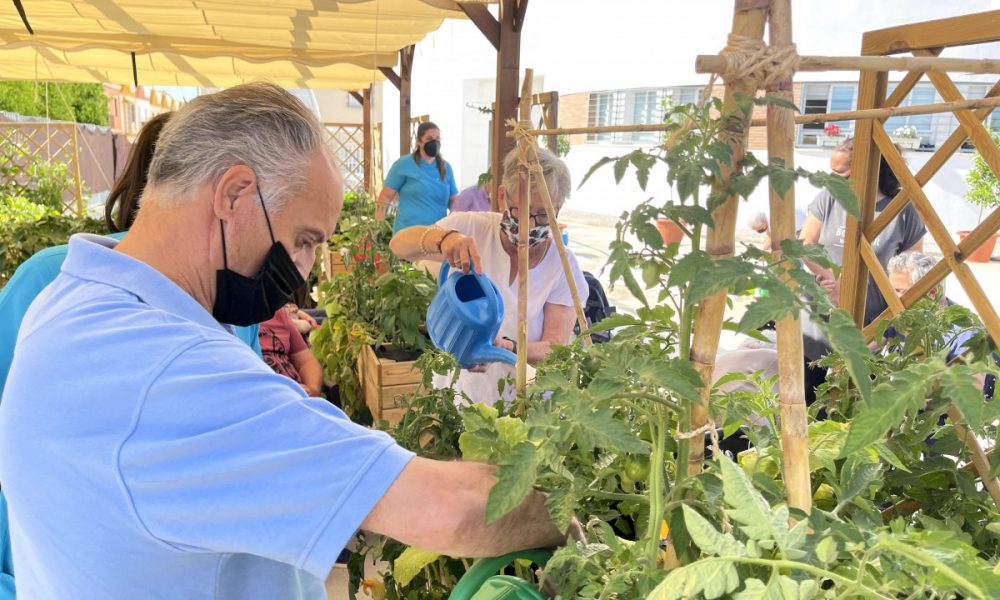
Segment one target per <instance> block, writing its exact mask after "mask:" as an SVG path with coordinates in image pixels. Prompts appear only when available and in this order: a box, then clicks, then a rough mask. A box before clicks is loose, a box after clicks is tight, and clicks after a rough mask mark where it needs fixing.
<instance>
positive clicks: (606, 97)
mask: <svg viewBox="0 0 1000 600" xmlns="http://www.w3.org/2000/svg"><path fill="white" fill-rule="evenodd" d="M624 124H625V92H598V93H594V94H591V95H590V106H589V110H588V111H587V125H588V126H590V127H604V126H606V125H624ZM621 140H622V135H621V134H620V133H590V134H587V141H588V142H612V141H614V142H619V141H621Z"/></svg>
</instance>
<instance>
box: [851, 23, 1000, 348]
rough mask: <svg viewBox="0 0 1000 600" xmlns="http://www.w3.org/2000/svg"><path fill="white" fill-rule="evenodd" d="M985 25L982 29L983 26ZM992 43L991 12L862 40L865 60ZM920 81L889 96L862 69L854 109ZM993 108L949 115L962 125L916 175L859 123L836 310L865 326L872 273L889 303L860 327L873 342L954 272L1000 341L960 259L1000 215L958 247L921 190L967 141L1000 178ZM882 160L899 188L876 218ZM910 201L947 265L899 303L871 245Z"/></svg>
mask: <svg viewBox="0 0 1000 600" xmlns="http://www.w3.org/2000/svg"><path fill="white" fill-rule="evenodd" d="M984 24H987V25H986V26H984ZM997 40H1000V13H997V12H994V13H988V14H984V15H969V16H965V17H957V18H953V19H946V20H943V21H934V22H931V23H916V24H912V25H904V26H900V27H893V28H891V29H884V30H879V31H872V32H868V33H866V34H865V36H864V38H863V42H862V54H864V55H886V54H896V53H901V52H911V53H912V54H913V55H914V56H915V57H934V56H937V55H939V54H940V53H941V52H942V50H943V49H944V48H946V47H949V46H959V45H963V46H964V45H968V44H971V43H987V42H992V41H997ZM923 75H924V73H923V72H922V71H911V72H910V73H909V74H908V75H907V76H906V77H905V78H904V79H903V80H902V81H901V82H900V83H899V84H898V85H897V86H896V88H895V89H894V90H893V92H892V94H891V95H889V96H888V97H886V88H887V84H888V74H887V73H886V72H885V71H862V73H861V82H860V86H859V93H858V109H859V110H863V109H871V108H888V107H895V106H898V105H899V104H900V102H902V100H903V99H904V98H905V97H906V95H907V94H909V92H910V90H912V89H913V87H914V85H916V83H917V82H918V81H919V80H920V79H921V77H922V76H923ZM926 75H927V77H928V78H929V79H930V80H931V83H932V84H933V85H934V87H935V88H936V89H937V91H938V93H939V94H940V95H941V98H942V99H943V100H944V101H945V102H956V101H962V100H964V98H962V95H961V93H960V92H959V91H958V88H957V87H956V86H955V84H954V83H953V82H952V80H951V78H950V77H949V76H948V74H947V73H943V72H928V73H927V74H926ZM998 95H1000V82H998V83H996V84H995V85H993V87H992V89H990V91H989V92H988V93H987V98H990V97H996V96H998ZM992 110H993V108H992V107H987V108H980V109H967V110H955V111H953V112H954V114H955V117H956V118H957V119H958V122H959V127H958V128H957V129H956V130H955V131H953V132H952V134H951V135H950V136H949V137H948V138H947V140H945V142H944V143H942V144H941V145H940V146H939V147H938V148H937V150H936V151H935V152H934V154H933V156H932V157H931V159H930V160H929V161H927V163H926V164H925V165H924V167H923V168H921V169H920V170H919V171H918V172H917V173H915V174H914V173H912V172H911V171H910V169H909V167H908V166H907V165H906V163H905V161H904V160H903V158H902V156H900V154H899V152H898V151H897V150H896V148H895V147H893V145H892V141H891V140H890V139H889V135H888V133H887V132H886V130H885V119H869V120H865V121H861V122H859V123H858V129H857V133H856V136H855V140H854V159H853V160H854V164H853V165H852V173H853V174H854V175H855V177H856V178H857V180H858V181H859V182H862V183H863V184H864V185H861V184H859V186H858V196H859V198H860V200H861V208H862V217H861V218H862V221H861V223H858V221H857V220H855V219H849V220H848V224H847V234H846V237H845V240H844V245H845V253H844V265H843V266H844V275H843V280H842V290H843V292H842V296H841V306H843V307H844V308H847V309H848V310H850V311H851V312H852V314H853V315H854V316H855V320H856V321H857V322H858V324H859V325H863V322H862V319H863V316H864V300H865V290H866V287H867V281H868V274H869V273H870V274H871V276H872V279H873V280H874V281H875V284H876V285H877V286H878V287H879V290H880V291H881V292H882V295H883V296H884V297H885V298H886V301H887V303H888V304H889V308H888V309H886V310H885V311H884V312H883V314H882V315H880V317H879V319H877V320H876V321H874V322H872V323H871V324H869V325H868V326H867V327H865V329H864V331H865V334H866V337H868V338H871V337H872V336H873V335H874V334H875V330H876V328H877V327H878V324H879V322H880V321H881V320H883V319H885V318H891V317H892V316H893V315H896V314H899V313H900V312H901V311H902V310H903V309H904V308H905V307H908V306H911V305H912V304H913V303H914V302H916V301H917V300H919V299H920V298H921V297H923V296H924V295H925V294H926V293H927V292H928V291H929V290H930V289H932V288H933V287H934V286H936V285H937V284H938V283H939V282H940V281H941V280H943V279H944V278H945V277H947V276H948V275H949V274H950V273H954V274H955V276H956V278H957V279H958V281H959V283H960V284H961V285H962V287H963V288H965V290H966V292H967V293H968V295H969V299H970V300H971V301H972V303H973V306H974V307H975V309H976V311H977V312H978V313H979V315H980V317H981V318H982V319H983V323H984V324H985V325H986V328H987V329H988V330H989V332H990V335H992V336H993V339H994V340H995V341H1000V317H998V315H997V312H996V309H995V308H994V307H993V304H992V303H991V302H990V300H989V298H987V297H986V294H985V293H984V292H983V288H982V286H981V285H980V284H979V282H978V281H977V279H976V277H975V275H974V274H973V273H972V271H971V270H970V269H969V266H968V265H967V264H966V263H965V258H966V257H967V256H968V255H969V254H970V253H971V252H972V251H974V250H975V249H976V248H978V247H979V245H980V244H982V243H983V241H985V240H986V239H987V238H988V237H990V236H991V235H992V234H994V233H996V231H997V230H998V229H1000V209H998V210H996V211H994V212H993V213H992V214H990V215H989V216H988V217H987V218H986V219H984V220H983V221H982V223H980V224H979V226H978V227H976V229H975V230H974V231H973V233H972V234H971V235H969V236H968V237H967V238H966V239H965V240H963V241H962V242H961V243H960V244H956V243H955V241H954V240H953V239H952V237H951V235H950V234H949V233H948V231H947V229H946V228H945V226H944V224H943V223H942V221H941V218H940V217H939V216H938V214H937V211H936V209H935V208H934V206H933V205H932V204H931V202H930V200H929V199H928V197H927V194H926V193H925V192H924V190H923V186H925V185H926V184H927V183H928V182H929V181H930V179H931V178H932V177H933V176H934V174H935V173H937V171H938V170H939V169H940V168H941V167H942V166H943V165H944V164H945V162H946V161H947V160H948V159H949V158H950V157H951V156H952V155H953V154H954V153H955V152H956V151H957V150H958V149H959V148H961V146H962V144H964V143H965V141H966V140H971V141H972V143H973V145H974V146H975V147H976V149H977V150H978V151H979V153H980V154H981V155H982V156H983V158H984V159H985V161H986V163H987V164H988V165H989V166H990V168H991V169H992V171H993V172H994V174H1000V150H998V148H997V146H996V144H995V143H994V141H993V139H992V138H991V137H990V134H989V131H987V129H986V127H985V126H984V124H983V119H984V118H986V117H987V116H988V115H989V114H990V112H991V111H992ZM880 156H885V159H886V162H888V163H889V166H890V167H891V168H892V171H893V173H895V174H896V177H897V178H898V179H899V181H900V183H901V185H902V190H901V191H900V192H899V194H897V195H896V197H895V198H893V199H892V200H891V201H890V203H889V204H888V205H887V206H886V207H885V209H884V210H882V211H881V213H879V214H878V215H877V216H876V215H875V201H876V195H875V194H876V182H877V177H875V176H872V174H874V173H877V170H876V169H877V168H878V163H879V157H880ZM908 202H909V203H912V204H913V207H914V208H915V209H916V211H917V212H918V213H919V215H920V218H921V219H922V220H923V222H924V224H925V225H926V227H927V230H928V232H929V233H930V234H931V236H932V237H933V238H934V241H935V242H936V243H937V245H938V247H939V248H941V252H942V254H943V255H944V259H943V260H942V261H941V262H939V263H938V265H937V266H936V267H935V268H934V269H933V270H932V271H931V272H930V273H928V274H927V275H926V276H925V277H924V278H923V279H921V280H920V281H919V282H917V284H916V285H914V286H913V288H912V289H910V290H909V291H908V292H907V293H906V294H904V295H903V297H902V298H899V297H898V296H897V295H896V293H895V291H894V290H893V288H892V286H891V285H889V281H888V276H887V275H886V273H885V270H884V269H883V268H882V265H881V264H879V262H878V260H877V258H876V257H875V255H874V252H873V251H872V249H871V244H872V241H873V240H874V239H875V238H876V237H877V236H878V234H879V233H880V232H882V231H883V230H884V229H885V227H886V226H887V225H888V224H889V223H890V222H891V221H892V219H893V218H894V217H895V216H896V215H898V214H899V212H900V211H902V210H903V208H904V207H905V206H906V204H907V203H908ZM848 248H856V249H858V250H859V251H858V252H847V251H846V250H847V249H848Z"/></svg>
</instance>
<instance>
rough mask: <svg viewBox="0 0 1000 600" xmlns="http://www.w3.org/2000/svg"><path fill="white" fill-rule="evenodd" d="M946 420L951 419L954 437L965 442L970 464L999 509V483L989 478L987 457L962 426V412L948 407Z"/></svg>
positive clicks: (970, 433) (973, 437)
mask: <svg viewBox="0 0 1000 600" xmlns="http://www.w3.org/2000/svg"><path fill="white" fill-rule="evenodd" d="M948 418H949V419H951V423H952V425H953V426H954V427H955V435H957V436H958V439H960V440H962V441H963V442H965V447H966V448H968V449H969V454H971V455H972V464H973V466H974V467H975V469H976V473H977V474H978V475H979V479H980V480H982V482H983V485H984V486H985V487H986V489H987V491H989V493H990V496H991V497H992V498H993V503H994V504H996V505H997V507H998V508H1000V481H998V480H997V478H996V477H990V459H989V457H988V456H986V452H984V451H983V447H982V446H980V445H979V440H977V439H976V436H975V435H973V434H972V432H970V431H969V430H968V429H967V428H966V427H965V426H964V425H962V422H963V421H964V419H963V418H962V411H960V410H958V407H956V406H950V407H948Z"/></svg>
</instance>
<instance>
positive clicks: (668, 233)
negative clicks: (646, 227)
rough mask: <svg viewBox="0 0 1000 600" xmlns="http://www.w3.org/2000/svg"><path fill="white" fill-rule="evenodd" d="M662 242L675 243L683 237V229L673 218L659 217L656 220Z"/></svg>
mask: <svg viewBox="0 0 1000 600" xmlns="http://www.w3.org/2000/svg"><path fill="white" fill-rule="evenodd" d="M656 228H657V229H658V230H659V231H660V236H661V237H662V238H663V243H664V244H677V243H679V242H680V241H681V240H683V239H684V230H683V229H681V228H680V226H679V225H678V224H677V223H676V221H674V220H673V219H666V218H663V217H660V218H659V219H657V220H656Z"/></svg>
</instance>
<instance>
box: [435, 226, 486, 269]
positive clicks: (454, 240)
mask: <svg viewBox="0 0 1000 600" xmlns="http://www.w3.org/2000/svg"><path fill="white" fill-rule="evenodd" d="M441 256H443V257H444V259H445V260H446V261H448V264H449V265H451V267H452V268H459V269H462V272H463V273H465V274H466V275H468V274H469V266H470V265H472V264H475V268H476V273H478V274H479V275H482V274H483V261H482V260H480V259H479V249H478V248H476V241H475V240H473V239H472V238H471V237H469V236H467V235H463V234H461V233H452V234H451V235H449V236H448V237H446V238H444V241H443V242H441Z"/></svg>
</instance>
